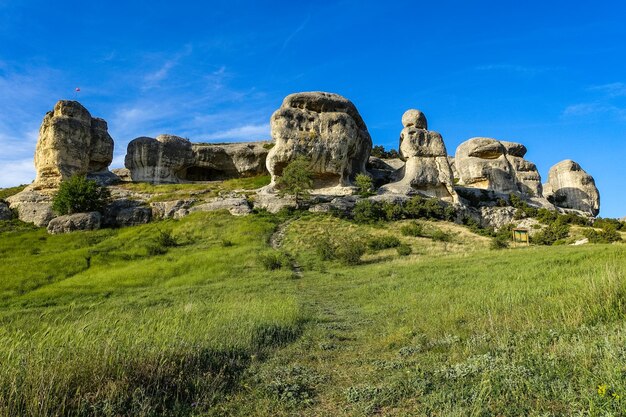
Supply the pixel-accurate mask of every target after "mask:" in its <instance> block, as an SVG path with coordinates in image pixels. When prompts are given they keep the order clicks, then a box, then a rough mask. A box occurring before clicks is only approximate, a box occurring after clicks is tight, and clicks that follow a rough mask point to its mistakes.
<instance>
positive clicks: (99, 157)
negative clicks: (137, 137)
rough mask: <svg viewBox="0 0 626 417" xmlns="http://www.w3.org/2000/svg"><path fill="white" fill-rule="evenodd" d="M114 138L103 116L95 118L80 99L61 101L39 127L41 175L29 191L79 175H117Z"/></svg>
mask: <svg viewBox="0 0 626 417" xmlns="http://www.w3.org/2000/svg"><path fill="white" fill-rule="evenodd" d="M112 159H113V139H112V138H111V136H110V135H109V133H108V131H107V123H106V122H105V121H104V120H103V119H98V118H93V117H91V114H89V112H88V111H87V109H86V108H84V107H83V106H82V105H81V104H80V103H79V102H77V101H67V100H61V101H59V102H58V103H57V104H56V105H55V106H54V110H52V111H50V112H48V113H47V114H46V116H45V117H44V119H43V122H42V124H41V128H40V129H39V139H38V141H37V148H36V151H35V168H36V169H37V177H36V179H35V181H34V183H33V184H32V185H30V186H29V190H51V189H55V188H57V187H58V186H59V184H60V183H61V181H63V180H66V179H68V178H69V177H71V176H72V175H75V174H86V175H89V176H90V177H93V178H95V179H102V180H103V182H106V181H109V180H111V178H112V177H114V176H113V174H111V173H110V172H109V171H108V166H109V165H110V164H111V160H112Z"/></svg>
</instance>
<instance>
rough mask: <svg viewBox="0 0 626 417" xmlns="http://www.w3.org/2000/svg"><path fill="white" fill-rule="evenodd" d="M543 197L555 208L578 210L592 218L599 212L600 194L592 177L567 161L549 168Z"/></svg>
mask: <svg viewBox="0 0 626 417" xmlns="http://www.w3.org/2000/svg"><path fill="white" fill-rule="evenodd" d="M543 190H544V196H545V197H546V198H547V199H548V200H549V201H550V202H551V203H553V204H554V205H555V206H557V207H561V208H565V209H573V210H579V211H582V212H585V213H588V214H590V215H592V216H597V215H598V213H599V212H600V193H599V191H598V189H597V188H596V182H595V181H594V179H593V177H592V176H591V175H589V174H587V172H585V170H583V169H582V168H581V166H580V165H579V164H578V163H576V162H574V161H572V160H570V159H567V160H565V161H561V162H559V163H558V164H556V165H554V166H553V167H552V168H550V171H549V172H548V182H547V183H546V184H544V185H543Z"/></svg>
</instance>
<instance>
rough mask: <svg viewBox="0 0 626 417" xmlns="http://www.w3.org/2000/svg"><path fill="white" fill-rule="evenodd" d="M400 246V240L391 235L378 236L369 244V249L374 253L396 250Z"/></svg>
mask: <svg viewBox="0 0 626 417" xmlns="http://www.w3.org/2000/svg"><path fill="white" fill-rule="evenodd" d="M398 246H400V239H398V238H397V237H395V236H391V235H385V236H376V237H373V238H371V239H370V240H369V241H368V242H367V247H368V248H369V249H370V250H372V251H379V250H383V249H389V248H396V247H398Z"/></svg>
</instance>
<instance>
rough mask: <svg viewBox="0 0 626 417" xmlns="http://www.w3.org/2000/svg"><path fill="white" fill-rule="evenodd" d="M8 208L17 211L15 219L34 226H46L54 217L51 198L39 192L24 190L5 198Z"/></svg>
mask: <svg viewBox="0 0 626 417" xmlns="http://www.w3.org/2000/svg"><path fill="white" fill-rule="evenodd" d="M7 203H9V207H10V208H11V209H14V210H16V211H17V217H18V218H19V219H20V220H21V221H23V222H26V223H33V224H34V225H35V226H40V227H41V226H47V225H48V223H49V222H50V220H52V218H53V217H54V213H53V212H52V197H51V196H50V195H49V194H47V193H42V192H39V191H31V190H28V189H26V190H24V191H22V192H20V193H18V194H15V195H13V196H11V197H9V198H7Z"/></svg>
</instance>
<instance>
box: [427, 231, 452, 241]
mask: <svg viewBox="0 0 626 417" xmlns="http://www.w3.org/2000/svg"><path fill="white" fill-rule="evenodd" d="M430 238H431V239H432V240H434V241H436V242H451V241H452V235H451V234H450V233H446V232H444V231H443V230H439V229H436V230H434V231H433V232H431V233H430Z"/></svg>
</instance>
